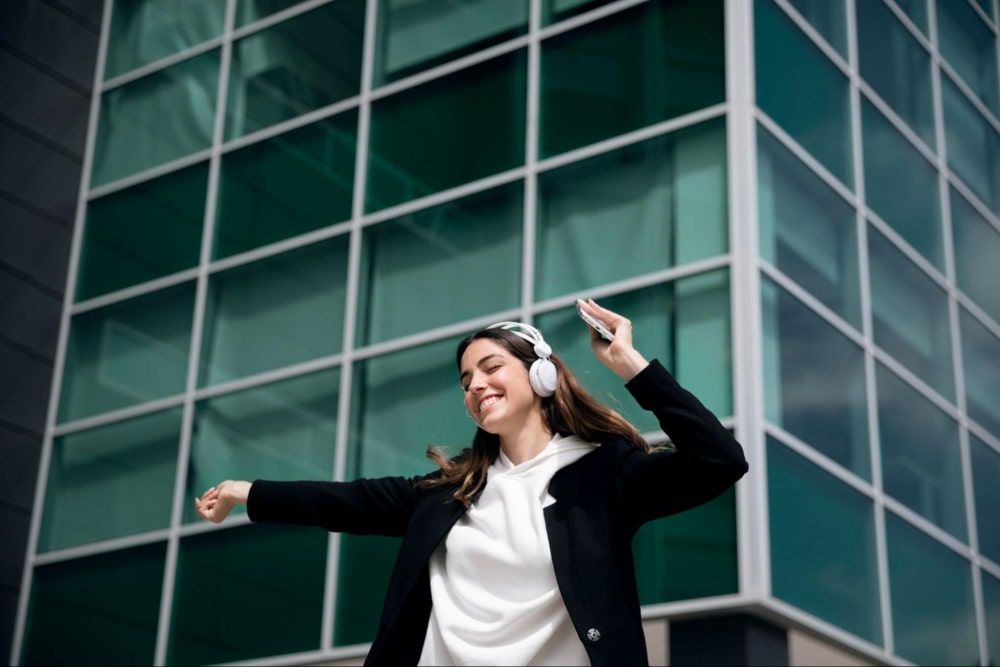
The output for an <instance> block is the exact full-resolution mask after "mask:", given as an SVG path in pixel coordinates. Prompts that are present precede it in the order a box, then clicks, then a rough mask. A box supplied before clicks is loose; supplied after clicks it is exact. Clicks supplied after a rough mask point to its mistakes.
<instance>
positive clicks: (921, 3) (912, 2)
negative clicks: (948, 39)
mask: <svg viewBox="0 0 1000 667" xmlns="http://www.w3.org/2000/svg"><path fill="white" fill-rule="evenodd" d="M893 1H894V2H895V3H896V5H897V6H898V7H899V8H900V9H902V10H903V12H904V13H905V14H906V15H907V16H909V17H910V20H911V21H913V23H914V24H915V25H916V26H917V28H919V29H920V30H922V31H923V33H924V34H925V35H926V34H927V0H893Z"/></svg>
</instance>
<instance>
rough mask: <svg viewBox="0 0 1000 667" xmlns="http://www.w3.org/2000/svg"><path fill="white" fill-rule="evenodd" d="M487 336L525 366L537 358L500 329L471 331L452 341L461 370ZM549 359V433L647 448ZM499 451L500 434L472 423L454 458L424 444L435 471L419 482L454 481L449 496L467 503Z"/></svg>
mask: <svg viewBox="0 0 1000 667" xmlns="http://www.w3.org/2000/svg"><path fill="white" fill-rule="evenodd" d="M480 338H489V339H491V340H494V341H496V342H497V343H498V344H500V345H502V346H503V347H504V348H506V349H507V351H509V352H510V353H511V354H512V355H513V356H514V357H515V358H517V359H519V360H520V361H521V363H523V364H524V367H525V368H526V369H527V368H530V366H531V364H532V363H533V362H534V361H535V360H536V359H537V358H538V357H537V356H536V355H535V351H534V349H532V346H531V345H530V344H529V343H528V342H527V341H525V340H524V339H522V338H521V337H520V336H517V335H516V334H513V333H511V332H510V331H507V330H504V329H483V330H481V331H477V332H476V333H474V334H472V335H471V336H469V337H468V338H466V339H465V340H463V341H462V342H461V343H459V345H458V350H457V351H456V352H455V364H456V365H457V366H458V369H459V371H461V369H462V355H463V354H464V353H465V350H466V348H468V347H469V345H471V344H472V341H474V340H477V339H480ZM549 359H550V360H551V361H552V363H553V364H555V367H556V370H557V372H558V374H559V376H558V377H559V379H558V381H557V383H556V393H555V394H554V395H552V396H548V397H544V398H542V418H543V419H544V422H545V426H546V427H547V428H548V429H549V431H551V432H552V433H560V434H562V435H576V436H578V437H580V438H581V439H582V440H585V441H587V442H602V441H604V440H608V439H609V438H613V437H620V438H624V439H625V440H627V441H628V442H630V443H632V444H633V445H634V446H635V447H637V448H638V449H641V450H642V451H645V452H649V451H651V450H652V448H651V447H650V445H649V443H647V442H646V440H645V439H644V438H643V437H642V435H641V434H640V433H639V431H638V430H637V429H636V428H635V427H634V426H632V425H631V424H630V423H628V422H627V421H626V420H625V418H624V417H622V416H621V415H620V414H618V413H617V412H615V411H614V410H612V409H611V408H608V407H607V406H605V405H603V404H602V403H601V402H600V401H598V400H597V399H596V398H594V397H593V396H592V395H591V394H590V392H588V391H587V390H586V389H584V388H583V385H582V384H580V381H579V380H577V379H576V376H575V375H573V373H572V371H570V369H569V367H568V366H566V364H564V363H563V362H562V360H561V359H560V358H559V357H558V356H556V355H555V354H553V355H552V356H551V357H549ZM499 452H500V436H498V435H496V434H494V433H489V432H487V431H485V430H483V429H482V428H478V427H477V428H476V434H475V436H474V437H473V438H472V446H471V447H467V448H465V449H463V450H462V452H461V453H460V454H458V455H457V456H455V457H452V458H448V457H447V456H446V455H445V454H444V452H443V451H442V450H441V448H440V447H434V446H431V447H428V448H427V458H429V459H431V460H432V461H434V462H435V463H437V464H438V466H439V467H440V468H441V474H440V475H435V476H433V477H430V478H427V479H424V480H422V481H421V482H420V484H421V485H423V486H428V487H433V486H445V485H451V484H457V485H458V489H457V490H456V491H455V493H453V494H452V497H453V498H454V499H455V500H457V501H458V502H460V503H462V504H463V505H465V506H466V508H468V507H469V505H470V504H471V498H472V497H473V496H474V495H476V493H478V492H479V490H480V489H481V488H482V486H483V484H484V483H485V482H486V473H487V470H488V469H489V467H490V464H492V463H493V462H494V461H495V460H496V458H497V456H498V455H499Z"/></svg>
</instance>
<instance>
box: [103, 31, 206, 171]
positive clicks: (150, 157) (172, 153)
mask: <svg viewBox="0 0 1000 667" xmlns="http://www.w3.org/2000/svg"><path fill="white" fill-rule="evenodd" d="M218 80H219V52H218V50H216V51H210V52H208V53H203V54H202V55H200V56H196V57H194V58H190V59H188V60H185V61H184V62H181V63H178V64H177V65H174V66H172V67H168V68H167V69H165V70H160V71H159V72H155V73H153V74H150V75H148V76H144V77H142V78H141V79H138V80H137V81H133V82H131V83H127V84H125V85H124V86H119V87H117V88H114V89H112V90H110V91H108V92H106V93H104V94H103V95H101V115H100V120H99V122H98V127H97V143H96V145H95V147H94V166H93V176H92V177H91V179H90V185H91V187H97V186H100V185H104V184H106V183H109V182H111V181H114V180H118V179H120V178H124V177H125V176H130V175H131V174H134V173H136V172H139V171H143V170H144V169H149V168H151V167H155V166H157V165H160V164H163V163H165V162H170V161H171V160H176V159H177V158H181V157H184V156H185V155H190V154H191V153H196V152H198V151H200V150H204V149H206V148H208V147H209V146H211V145H212V134H213V131H214V128H215V98H216V87H217V85H218Z"/></svg>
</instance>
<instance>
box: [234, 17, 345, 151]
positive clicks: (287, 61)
mask: <svg viewBox="0 0 1000 667" xmlns="http://www.w3.org/2000/svg"><path fill="white" fill-rule="evenodd" d="M364 21H365V3H364V0H338V1H337V2H328V3H326V4H324V5H321V6H320V7H317V8H316V9H313V10H312V11H308V12H305V13H304V14H300V15H298V16H295V17H294V18H290V19H288V20H287V21H282V22H281V23H278V24H276V25H274V26H272V27H270V28H266V29H265V30H262V31H261V32H258V33H254V34H252V35H250V36H249V37H244V38H243V39H241V40H239V41H237V42H236V43H234V44H233V62H232V65H231V70H230V74H229V97H228V101H227V103H226V139H234V138H236V137H240V136H243V135H244V134H249V133H250V132H253V131H255V130H260V129H262V128H265V127H268V126H270V125H274V124H275V123H280V122H281V121H283V120H288V119H289V118H294V117H296V116H301V115H302V114H304V113H306V112H307V111H312V110H313V109H318V108H320V107H323V106H326V105H328V104H333V103H334V102H337V101H339V100H342V99H344V98H346V97H351V96H352V95H357V94H358V92H359V90H360V86H361V41H362V37H363V36H364Z"/></svg>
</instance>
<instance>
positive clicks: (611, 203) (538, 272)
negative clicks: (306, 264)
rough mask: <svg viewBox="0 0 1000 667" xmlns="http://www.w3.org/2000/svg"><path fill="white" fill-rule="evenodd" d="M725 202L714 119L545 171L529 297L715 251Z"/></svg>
mask: <svg viewBox="0 0 1000 667" xmlns="http://www.w3.org/2000/svg"><path fill="white" fill-rule="evenodd" d="M727 202H728V196H727V174H726V134H725V125H724V122H723V119H717V120H712V121H708V122H707V123H702V124H700V125H697V126H695V127H691V128H686V129H683V130H680V131H679V132H673V133H670V134H666V135H663V136H659V137H655V138H653V139H649V140H647V141H643V142H641V143H638V144H633V145H631V146H626V147H625V148H621V149H618V150H615V151H612V152H610V153H604V154H601V155H598V156H596V157H592V158H590V159H588V160H584V161H582V162H576V163H573V164H570V165H568V166H566V167H561V168H559V169H554V170H551V171H547V172H544V173H542V174H540V175H539V177H538V221H537V223H536V229H537V241H536V247H537V253H536V263H535V297H536V298H537V299H546V298H550V297H553V296H558V295H560V294H565V293H567V292H574V291H577V290H583V289H588V288H591V287H596V286H598V285H604V284H607V283H611V282H614V281H616V280H623V279H626V278H631V277H633V276H638V275H642V274H644V273H650V272H652V271H658V270H661V269H665V268H667V267H671V266H676V265H678V264H683V263H685V262H691V261H694V260H698V259H704V258H705V257H711V256H713V255H719V254H722V253H724V252H726V249H727V246H728V242H727V230H728V225H727V222H726V220H727V214H728V206H727Z"/></svg>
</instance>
